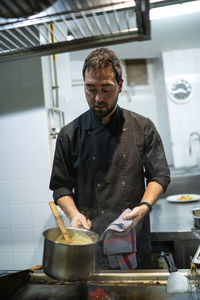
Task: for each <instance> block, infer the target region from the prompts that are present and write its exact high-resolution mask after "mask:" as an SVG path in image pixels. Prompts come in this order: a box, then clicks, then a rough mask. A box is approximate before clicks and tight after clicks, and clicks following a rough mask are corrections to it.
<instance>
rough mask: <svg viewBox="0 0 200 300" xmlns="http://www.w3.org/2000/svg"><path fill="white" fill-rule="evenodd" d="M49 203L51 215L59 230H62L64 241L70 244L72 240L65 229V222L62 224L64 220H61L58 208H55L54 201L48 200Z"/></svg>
mask: <svg viewBox="0 0 200 300" xmlns="http://www.w3.org/2000/svg"><path fill="white" fill-rule="evenodd" d="M49 205H50V207H51V210H52V213H53V215H54V217H55V219H56V222H57V224H58V227H59V228H60V231H61V232H62V234H63V236H64V239H65V241H66V243H67V244H70V245H71V243H72V242H71V240H70V238H69V235H68V232H67V229H66V227H65V224H64V222H63V220H62V218H61V216H60V214H59V212H58V209H57V207H56V205H55V203H54V202H52V201H51V202H49Z"/></svg>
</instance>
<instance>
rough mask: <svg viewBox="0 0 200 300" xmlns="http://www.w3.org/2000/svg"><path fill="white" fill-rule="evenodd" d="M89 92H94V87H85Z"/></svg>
mask: <svg viewBox="0 0 200 300" xmlns="http://www.w3.org/2000/svg"><path fill="white" fill-rule="evenodd" d="M87 89H88V91H89V92H95V91H96V89H91V88H87Z"/></svg>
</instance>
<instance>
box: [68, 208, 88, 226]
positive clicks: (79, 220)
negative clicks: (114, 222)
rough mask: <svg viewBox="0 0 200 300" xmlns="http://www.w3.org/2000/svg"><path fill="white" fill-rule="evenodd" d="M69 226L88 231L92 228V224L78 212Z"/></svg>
mask: <svg viewBox="0 0 200 300" xmlns="http://www.w3.org/2000/svg"><path fill="white" fill-rule="evenodd" d="M70 225H71V227H75V228H84V229H87V230H90V228H91V227H92V222H91V221H90V220H89V219H86V217H85V216H84V215H82V214H81V213H80V212H77V213H76V214H75V215H74V216H73V218H72V219H71V222H70Z"/></svg>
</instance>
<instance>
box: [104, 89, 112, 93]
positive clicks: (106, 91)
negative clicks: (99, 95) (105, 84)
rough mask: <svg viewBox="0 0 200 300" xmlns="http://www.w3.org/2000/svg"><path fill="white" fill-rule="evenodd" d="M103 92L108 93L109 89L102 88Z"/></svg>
mask: <svg viewBox="0 0 200 300" xmlns="http://www.w3.org/2000/svg"><path fill="white" fill-rule="evenodd" d="M103 91H104V93H109V92H110V91H111V89H103Z"/></svg>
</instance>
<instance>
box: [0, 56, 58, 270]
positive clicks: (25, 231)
mask: <svg viewBox="0 0 200 300" xmlns="http://www.w3.org/2000/svg"><path fill="white" fill-rule="evenodd" d="M0 92H1V101H0V144H1V146H0V207H1V209H0V270H4V269H5V270H19V269H25V268H29V267H31V266H34V265H37V264H41V263H42V253H43V236H42V233H43V231H44V230H45V229H47V228H50V227H53V226H55V221H54V219H53V217H52V214H51V211H50V208H49V206H48V202H49V201H50V200H51V199H52V196H51V192H50V191H49V188H48V185H49V177H50V172H51V159H50V151H49V134H48V120H47V114H46V108H45V105H44V91H43V82H42V70H41V60H40V59H39V58H35V59H26V60H18V61H14V62H5V63H1V64H0Z"/></svg>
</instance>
